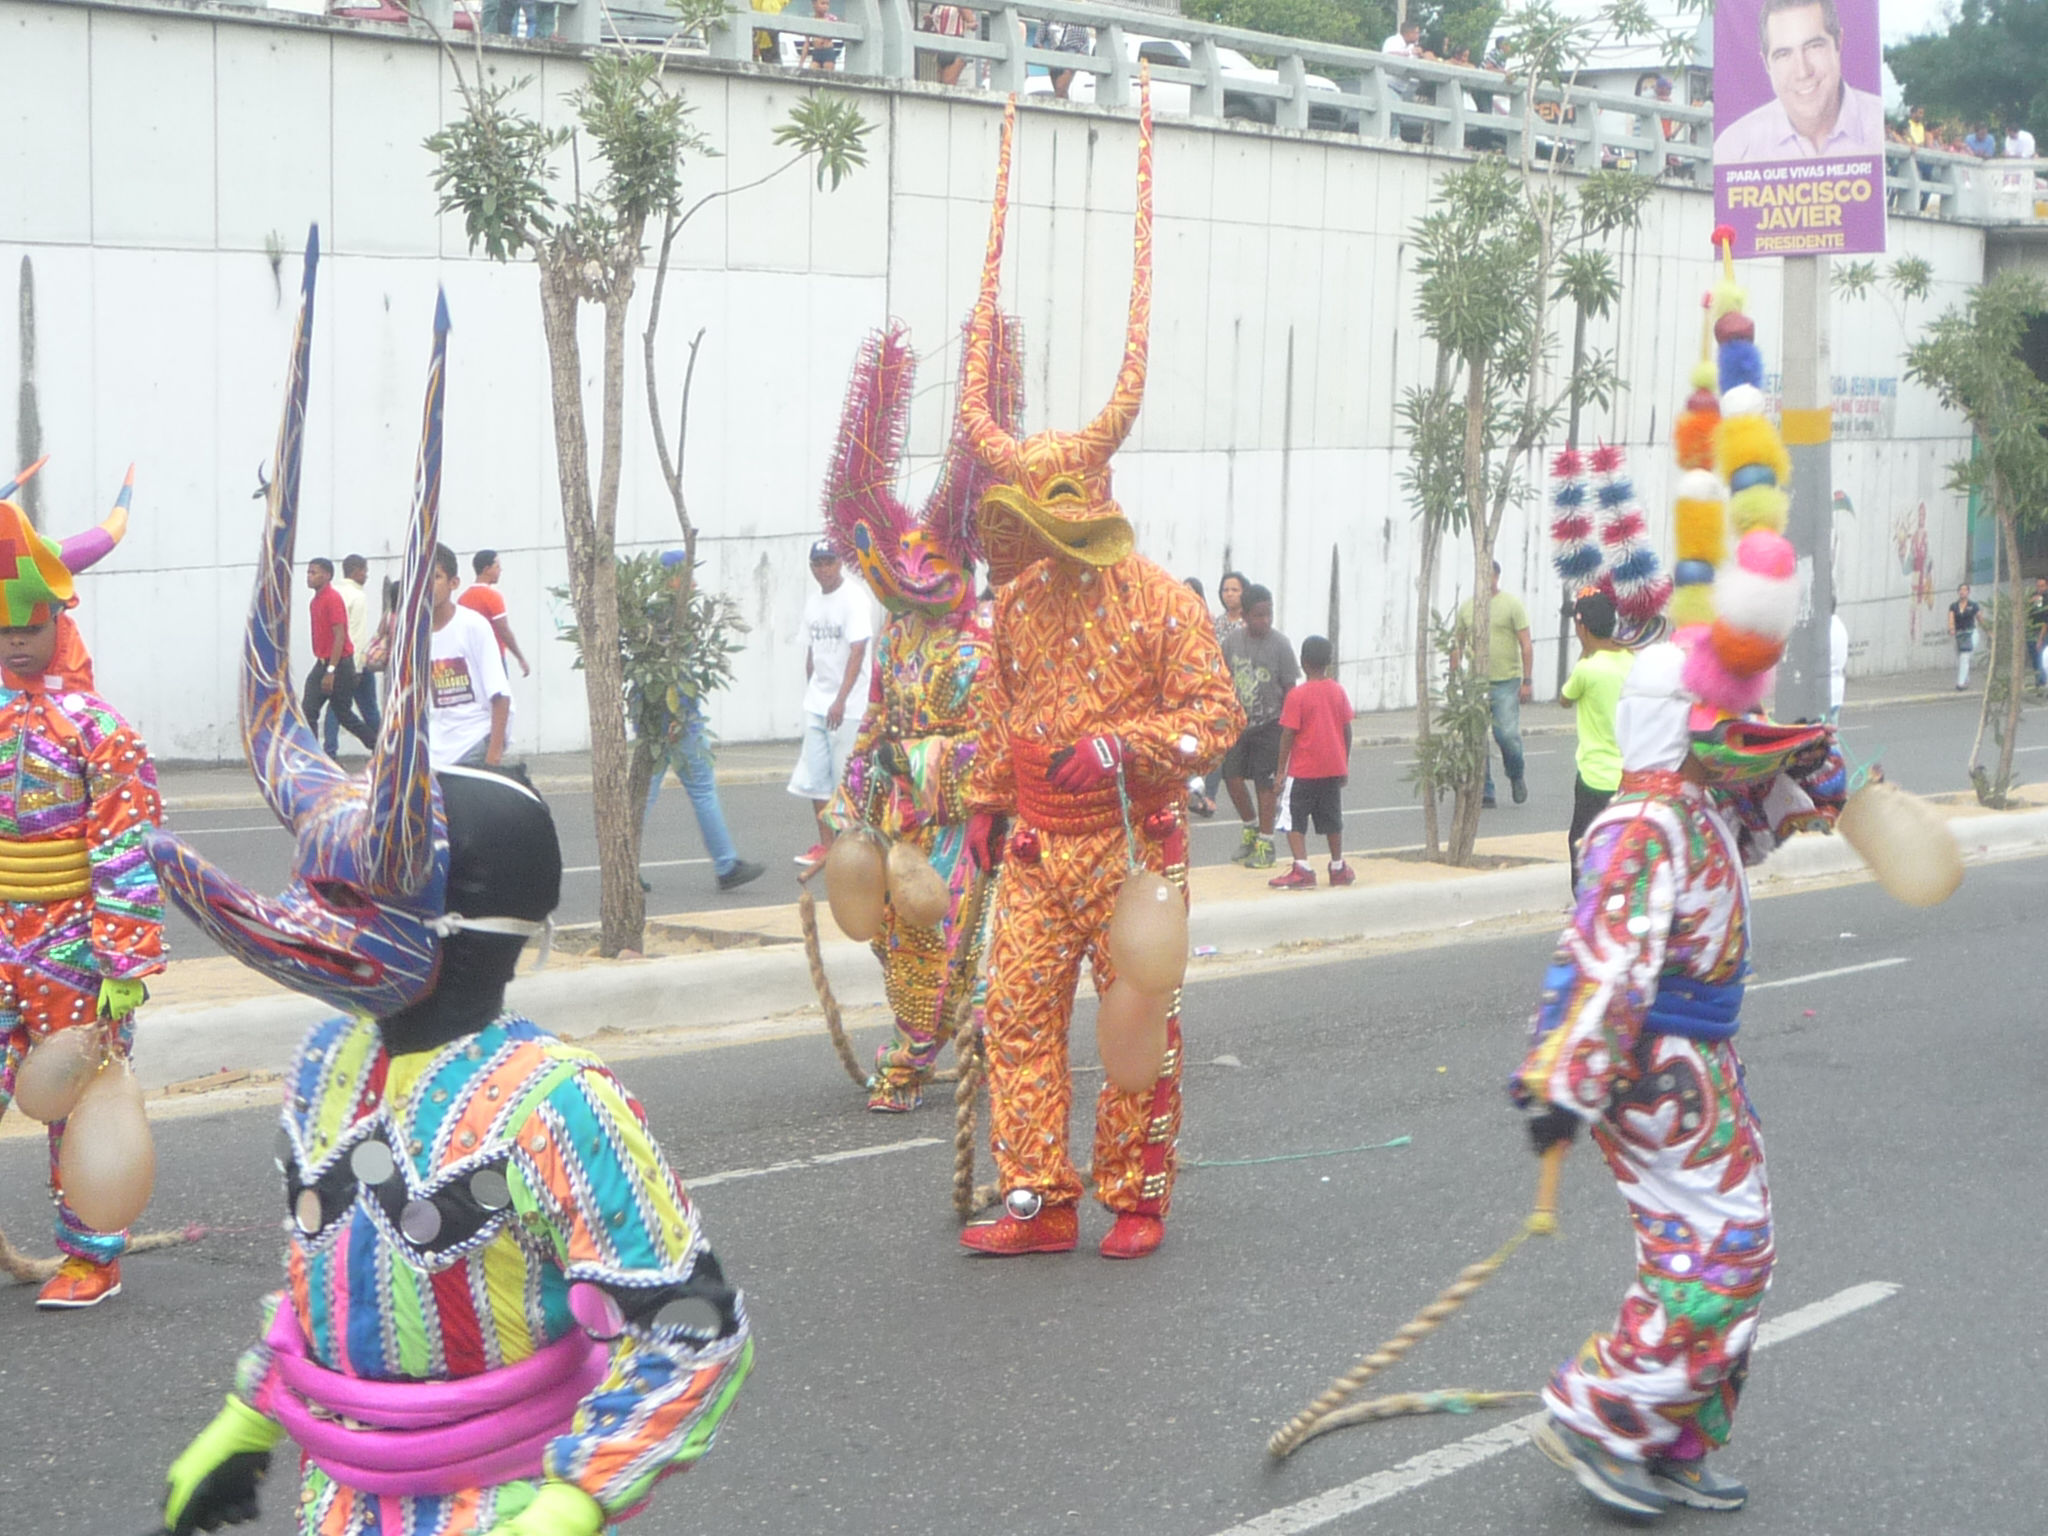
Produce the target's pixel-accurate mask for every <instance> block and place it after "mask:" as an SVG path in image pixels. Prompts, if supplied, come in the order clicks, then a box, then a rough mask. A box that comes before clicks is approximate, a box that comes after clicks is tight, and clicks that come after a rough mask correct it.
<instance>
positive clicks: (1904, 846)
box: [1835, 779, 1963, 907]
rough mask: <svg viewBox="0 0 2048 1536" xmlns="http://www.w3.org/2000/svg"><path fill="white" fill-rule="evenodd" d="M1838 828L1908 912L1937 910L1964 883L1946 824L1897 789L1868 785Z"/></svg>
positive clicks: (1844, 813)
mask: <svg viewBox="0 0 2048 1536" xmlns="http://www.w3.org/2000/svg"><path fill="white" fill-rule="evenodd" d="M1835 827H1836V829H1837V830H1838V831H1840V832H1841V834H1842V836H1843V837H1845V838H1847V839H1848V841H1849V846H1850V847H1852V848H1854V849H1855V850H1856V851H1857V853H1859V854H1861V855H1862V857H1863V862H1864V863H1865V864H1868V865H1869V866H1870V872H1871V873H1872V874H1873V875H1875V876H1877V883H1878V884H1879V885H1881V886H1883V887H1884V888H1885V890H1886V891H1887V892H1889V893H1890V894H1891V895H1893V896H1895V897H1896V898H1898V899H1899V900H1900V901H1903V902H1904V903H1905V904H1906V905H1907V906H1909V907H1932V906H1936V905H1939V904H1940V903H1941V902H1944V901H1947V900H1948V899H1949V897H1951V896H1953V895H1954V894H1955V893H1956V887H1957V886H1959V885H1961V884H1962V883H1963V856H1962V853H1961V852H1960V850H1958V849H1957V847H1956V840H1955V837H1954V835H1953V834H1952V833H1951V832H1950V831H1949V829H1948V822H1947V821H1946V820H1944V819H1943V817H1942V815H1941V813H1940V812H1939V811H1937V810H1936V809H1935V808H1934V807H1933V806H1931V805H1929V804H1928V803H1927V802H1926V801H1925V800H1922V799H1921V798H1920V797H1919V796H1918V795H1911V794H1908V793H1907V792H1906V791H1905V790H1903V789H1900V788H1899V787H1898V785H1896V784H1891V783H1888V782H1886V781H1884V780H1882V779H1880V780H1877V781H1875V782H1873V783H1869V784H1865V785H1864V786H1863V787H1862V788H1861V789H1859V790H1857V791H1856V793H1855V794H1853V795H1851V796H1850V797H1849V803H1848V804H1847V805H1845V806H1843V807H1842V814H1841V816H1840V817H1839V818H1837V820H1836V822H1835Z"/></svg>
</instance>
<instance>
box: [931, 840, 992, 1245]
mask: <svg viewBox="0 0 2048 1536" xmlns="http://www.w3.org/2000/svg"><path fill="white" fill-rule="evenodd" d="M993 883H994V877H993V876H992V875H991V874H990V873H989V872H988V871H987V870H977V871H976V872H975V875H974V881H973V883H972V884H971V885H970V886H969V887H968V888H967V899H966V900H965V901H964V902H962V903H961V907H960V922H959V923H958V924H957V925H956V927H955V928H954V930H953V931H954V932H955V933H956V934H957V935H958V936H959V947H958V948H956V949H955V951H954V954H953V978H952V980H951V981H950V982H949V983H948V986H949V988H950V990H949V991H948V992H947V994H946V1017H945V1025H946V1032H947V1033H948V1034H950V1035H951V1036H952V1037H953V1060H954V1063H955V1080H954V1084H953V1211H954V1214H955V1215H957V1216H958V1217H959V1218H960V1219H961V1220H962V1221H965V1220H966V1219H967V1218H968V1217H970V1216H972V1215H973V1214H974V1213H975V1212H976V1211H978V1210H980V1209H982V1207H984V1206H987V1205H993V1204H994V1203H995V1201H996V1199H997V1198H998V1197H999V1196H1000V1195H1001V1194H1002V1191H1001V1190H1000V1189H998V1188H997V1187H996V1186H995V1185H993V1184H982V1185H977V1184H976V1183H975V1182H974V1142H975V1128H974V1103H975V1094H976V1092H977V1091H978V1090H979V1089H980V1087H981V1083H982V1079H983V1078H985V1077H986V1076H987V1075H988V1042H987V1041H985V1040H983V1039H982V1038H981V1030H980V1029H979V1028H978V1027H976V1025H975V1023H974V980H975V975H976V973H977V972H978V971H979V970H980V960H981V955H982V951H983V949H984V948H985V947H986V946H985V941H986V939H987V934H986V932H985V931H984V919H985V917H986V916H987V912H986V908H987V904H988V889H989V886H990V885H991V884H993ZM935 1080H937V1081H943V1080H944V1074H943V1073H941V1074H939V1077H938V1078H937V1079H935Z"/></svg>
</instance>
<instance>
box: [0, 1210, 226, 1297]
mask: <svg viewBox="0 0 2048 1536" xmlns="http://www.w3.org/2000/svg"><path fill="white" fill-rule="evenodd" d="M209 1235H210V1229H208V1228H207V1227H204V1226H200V1225H198V1224H197V1223H195V1224H193V1225H192V1226H189V1227H180V1228H177V1229H176V1230H171V1231H163V1232H144V1233H141V1234H139V1235H138V1236H135V1237H131V1238H129V1239H128V1246H127V1248H126V1249H125V1250H124V1251H123V1252H122V1254H121V1257H122V1258H124V1259H125V1258H127V1257H128V1256H129V1255H131V1254H137V1253H149V1252H152V1251H153V1250H155V1249H158V1248H177V1247H181V1246H183V1245H184V1244H186V1243H196V1242H198V1241H199V1240H200V1239H201V1238H203V1237H206V1236H209ZM63 1263H64V1259H63V1257H62V1256H61V1255H59V1256H58V1257H55V1258H49V1259H33V1258H30V1257H29V1256H28V1255H27V1254H25V1253H23V1252H22V1251H21V1250H20V1249H19V1248H17V1247H15V1246H14V1244H12V1243H10V1242H9V1241H8V1240H7V1234H6V1233H5V1232H0V1274H5V1275H6V1276H7V1278H8V1279H10V1280H12V1281H14V1283H15V1284H17V1285H37V1284H40V1283H41V1282H42V1281H45V1280H47V1279H49V1278H50V1276H52V1275H54V1274H55V1273H57V1271H58V1269H59V1268H60V1267H62V1265H63Z"/></svg>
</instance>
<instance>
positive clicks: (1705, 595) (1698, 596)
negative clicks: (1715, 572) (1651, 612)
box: [1671, 582, 1714, 629]
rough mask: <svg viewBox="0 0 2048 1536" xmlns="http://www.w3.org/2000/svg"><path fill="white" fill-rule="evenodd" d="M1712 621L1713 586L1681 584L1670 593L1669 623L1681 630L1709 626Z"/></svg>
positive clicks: (1706, 583)
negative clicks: (1703, 625)
mask: <svg viewBox="0 0 2048 1536" xmlns="http://www.w3.org/2000/svg"><path fill="white" fill-rule="evenodd" d="M1713 621H1714V586H1713V583H1712V582H1705V583H1702V584H1700V585H1697V586H1686V585H1683V584H1681V585H1680V586H1678V587H1676V588H1674V589H1673V590H1672V593H1671V622H1672V623H1673V624H1676V625H1678V626H1679V627H1680V628H1681V629H1683V628H1686V627H1689V626H1698V625H1702V624H1711V623H1712V622H1713Z"/></svg>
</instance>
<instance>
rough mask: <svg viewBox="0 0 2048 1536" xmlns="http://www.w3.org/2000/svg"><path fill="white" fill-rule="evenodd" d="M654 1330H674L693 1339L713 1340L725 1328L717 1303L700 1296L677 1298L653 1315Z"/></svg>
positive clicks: (723, 1317)
mask: <svg viewBox="0 0 2048 1536" xmlns="http://www.w3.org/2000/svg"><path fill="white" fill-rule="evenodd" d="M654 1326H655V1327H656V1328H663V1329H674V1330H675V1331H677V1332H678V1333H684V1334H687V1335H689V1337H691V1338H693V1339H715V1338H717V1337H718V1334H719V1331H720V1330H721V1329H723V1328H724V1327H725V1314H724V1313H723V1312H721V1311H720V1310H719V1309H718V1305H717V1303H715V1302H713V1301H710V1300H708V1299H706V1298H705V1297H702V1296H678V1297H677V1298H676V1299H675V1300H674V1301H671V1302H669V1303H668V1304H667V1305H666V1306H664V1307H663V1308H662V1309H661V1310H660V1311H659V1312H657V1313H655V1314H654Z"/></svg>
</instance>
